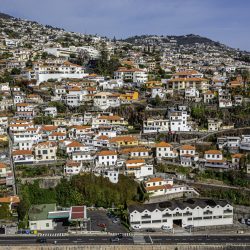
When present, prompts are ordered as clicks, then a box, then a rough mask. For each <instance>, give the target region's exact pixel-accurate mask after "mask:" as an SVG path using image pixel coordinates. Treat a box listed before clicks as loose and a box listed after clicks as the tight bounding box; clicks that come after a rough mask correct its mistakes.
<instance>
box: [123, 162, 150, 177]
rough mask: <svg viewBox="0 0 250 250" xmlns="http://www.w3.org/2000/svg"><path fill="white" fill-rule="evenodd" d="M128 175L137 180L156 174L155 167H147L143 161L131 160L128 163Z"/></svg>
mask: <svg viewBox="0 0 250 250" xmlns="http://www.w3.org/2000/svg"><path fill="white" fill-rule="evenodd" d="M126 174H127V175H132V176H134V177H135V178H137V179H142V178H144V177H146V176H150V175H153V174H154V167H153V165H147V164H146V163H145V160H143V159H131V160H127V161H126Z"/></svg>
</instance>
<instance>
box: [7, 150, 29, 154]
mask: <svg viewBox="0 0 250 250" xmlns="http://www.w3.org/2000/svg"><path fill="white" fill-rule="evenodd" d="M12 155H32V150H15V151H12Z"/></svg>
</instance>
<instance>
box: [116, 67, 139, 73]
mask: <svg viewBox="0 0 250 250" xmlns="http://www.w3.org/2000/svg"><path fill="white" fill-rule="evenodd" d="M115 72H142V70H140V69H136V68H131V69H128V68H125V67H120V68H119V69H118V70H116V71H115Z"/></svg>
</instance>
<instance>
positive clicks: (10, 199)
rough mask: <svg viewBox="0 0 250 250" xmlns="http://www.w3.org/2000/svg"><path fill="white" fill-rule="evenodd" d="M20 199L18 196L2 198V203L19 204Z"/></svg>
mask: <svg viewBox="0 0 250 250" xmlns="http://www.w3.org/2000/svg"><path fill="white" fill-rule="evenodd" d="M19 202H20V199H19V197H18V196H8V197H2V198H0V203H19Z"/></svg>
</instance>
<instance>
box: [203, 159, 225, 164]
mask: <svg viewBox="0 0 250 250" xmlns="http://www.w3.org/2000/svg"><path fill="white" fill-rule="evenodd" d="M207 162H218V163H219V162H220V163H223V162H225V160H213V159H210V160H207Z"/></svg>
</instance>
